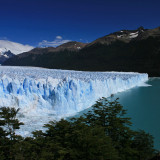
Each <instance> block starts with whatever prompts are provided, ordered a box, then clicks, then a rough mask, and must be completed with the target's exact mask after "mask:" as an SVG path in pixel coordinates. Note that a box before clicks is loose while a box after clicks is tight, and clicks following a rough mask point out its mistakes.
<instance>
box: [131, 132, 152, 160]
mask: <svg viewBox="0 0 160 160" xmlns="http://www.w3.org/2000/svg"><path fill="white" fill-rule="evenodd" d="M132 145H133V147H135V148H136V149H137V151H138V152H137V154H136V156H137V158H138V159H139V160H146V159H150V158H152V157H153V156H154V153H155V150H154V149H153V147H154V145H153V136H151V135H150V134H149V133H146V132H144V131H143V130H139V131H137V132H136V134H135V136H134V139H133V144H132Z"/></svg>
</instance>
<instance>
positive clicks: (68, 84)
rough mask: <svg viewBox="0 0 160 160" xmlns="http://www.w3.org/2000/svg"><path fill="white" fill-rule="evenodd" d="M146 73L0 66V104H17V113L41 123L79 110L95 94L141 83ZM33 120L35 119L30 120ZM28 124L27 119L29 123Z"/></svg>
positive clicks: (112, 92) (95, 97) (91, 102)
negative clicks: (38, 118)
mask: <svg viewBox="0 0 160 160" xmlns="http://www.w3.org/2000/svg"><path fill="white" fill-rule="evenodd" d="M147 80H148V75H147V74H140V73H132V72H128V73H127V72H82V71H67V70H54V69H43V68H36V67H10V66H0V107H2V106H5V107H7V106H9V107H15V108H20V117H21V119H22V120H23V121H26V123H27V120H26V119H25V117H32V118H30V119H34V120H35V121H36V117H41V118H40V122H39V123H42V124H44V123H45V122H47V121H48V120H49V119H52V118H54V119H56V118H57V119H58V118H61V117H66V116H68V115H72V114H75V113H77V112H79V111H82V110H84V109H86V108H88V107H90V106H91V105H93V104H94V103H95V101H96V100H97V99H98V98H101V97H108V96H110V95H111V94H115V93H117V92H121V91H125V90H127V89H130V88H132V87H135V86H139V85H142V84H144V82H145V81H147ZM33 123H34V122H33ZM28 124H29V123H28Z"/></svg>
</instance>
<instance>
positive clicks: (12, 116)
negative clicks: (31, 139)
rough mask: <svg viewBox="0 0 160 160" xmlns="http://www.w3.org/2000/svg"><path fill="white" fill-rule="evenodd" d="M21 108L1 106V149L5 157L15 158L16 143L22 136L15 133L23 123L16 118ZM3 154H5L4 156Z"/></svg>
mask: <svg viewBox="0 0 160 160" xmlns="http://www.w3.org/2000/svg"><path fill="white" fill-rule="evenodd" d="M18 112H19V109H15V108H9V107H2V108H0V141H1V144H0V150H1V153H0V154H1V157H4V159H11V160H12V159H14V145H15V143H16V142H17V141H19V140H20V139H22V138H21V136H17V135H16V134H15V130H16V129H19V128H20V125H23V123H22V122H19V120H18V119H17V118H16V116H17V113H18ZM2 155H3V156H2Z"/></svg>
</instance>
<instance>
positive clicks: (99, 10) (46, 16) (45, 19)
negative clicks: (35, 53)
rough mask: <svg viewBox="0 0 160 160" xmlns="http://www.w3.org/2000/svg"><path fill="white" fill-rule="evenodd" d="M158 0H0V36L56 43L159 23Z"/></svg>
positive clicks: (159, 0) (31, 41)
mask: <svg viewBox="0 0 160 160" xmlns="http://www.w3.org/2000/svg"><path fill="white" fill-rule="evenodd" d="M159 8H160V0H0V39H1V40H9V41H14V42H18V43H22V44H28V45H32V46H34V47H37V46H40V45H50V46H56V45H60V44H62V43H65V42H68V41H79V42H85V43H86V42H91V41H93V40H95V39H97V38H99V37H102V36H105V35H107V34H109V33H112V32H115V31H119V30H122V29H137V28H138V27H140V26H143V27H144V28H148V29H149V28H156V27H158V26H160V9H159Z"/></svg>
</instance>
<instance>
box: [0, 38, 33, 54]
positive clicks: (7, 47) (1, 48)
mask: <svg viewBox="0 0 160 160" xmlns="http://www.w3.org/2000/svg"><path fill="white" fill-rule="evenodd" d="M31 49H33V47H32V46H29V45H23V44H20V43H16V42H11V41H8V40H0V54H3V53H5V52H8V51H10V52H11V53H13V54H15V55H17V54H20V53H23V52H28V51H30V50H31Z"/></svg>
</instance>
